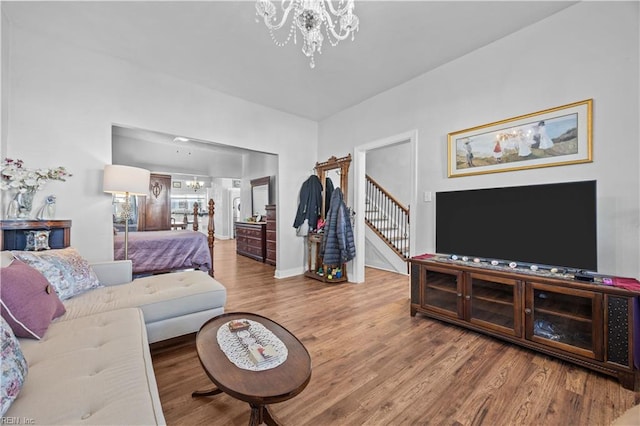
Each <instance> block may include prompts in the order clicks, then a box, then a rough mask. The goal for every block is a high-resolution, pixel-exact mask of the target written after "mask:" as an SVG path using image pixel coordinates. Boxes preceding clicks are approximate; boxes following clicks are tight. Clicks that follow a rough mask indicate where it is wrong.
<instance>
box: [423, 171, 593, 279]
mask: <svg viewBox="0 0 640 426" xmlns="http://www.w3.org/2000/svg"><path fill="white" fill-rule="evenodd" d="M435 203H436V252H438V253H439V254H448V255H453V254H455V255H457V256H459V257H460V256H469V257H480V258H483V259H489V260H494V259H495V260H506V261H515V262H522V263H528V264H535V265H540V266H553V267H563V268H570V269H577V270H587V271H594V272H595V271H597V268H598V263H597V251H598V249H597V240H596V238H597V223H596V181H581V182H564V183H554V184H544V185H530V186H516V187H505V188H491V189H476V190H465V191H447V192H437V193H436V197H435Z"/></svg>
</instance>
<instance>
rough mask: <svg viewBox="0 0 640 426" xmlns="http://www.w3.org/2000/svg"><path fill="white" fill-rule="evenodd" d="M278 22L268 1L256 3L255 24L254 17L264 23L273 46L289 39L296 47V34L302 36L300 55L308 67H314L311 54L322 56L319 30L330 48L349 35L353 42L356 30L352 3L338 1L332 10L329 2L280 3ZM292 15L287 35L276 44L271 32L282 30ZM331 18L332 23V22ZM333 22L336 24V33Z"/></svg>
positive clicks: (300, 0)
mask: <svg viewBox="0 0 640 426" xmlns="http://www.w3.org/2000/svg"><path fill="white" fill-rule="evenodd" d="M280 8H281V9H282V19H281V20H280V21H278V20H277V16H276V15H277V9H276V7H275V6H274V4H273V3H272V2H271V0H257V1H256V22H259V20H258V17H261V18H262V19H263V20H264V24H265V25H266V27H267V28H268V29H269V33H270V35H271V39H272V40H273V42H274V44H275V45H276V46H279V47H282V46H284V45H286V44H287V43H288V42H289V40H291V38H292V37H293V43H294V44H297V31H296V28H297V29H298V30H300V34H301V35H302V39H303V42H302V53H304V54H305V56H307V57H308V58H309V61H310V62H309V66H310V67H311V68H314V67H315V56H314V55H315V53H316V52H318V53H319V54H322V43H323V42H324V39H325V37H324V36H323V35H322V32H321V31H322V27H324V32H325V34H326V38H327V39H328V40H329V43H330V44H331V45H332V46H334V47H335V46H337V45H338V43H339V42H340V41H342V40H345V39H346V38H347V37H349V36H351V40H352V41H353V40H354V39H355V32H356V31H358V30H359V25H360V20H359V19H358V17H357V16H356V15H354V14H353V9H354V0H340V1H339V2H338V7H337V8H336V7H334V5H333V0H282V2H281V4H280ZM289 14H291V15H292V19H291V27H290V29H289V34H288V35H287V37H286V39H285V40H284V41H278V40H277V38H276V36H275V31H277V30H279V29H280V28H282V27H283V26H284V24H285V22H286V21H287V18H288V17H289ZM334 19H335V21H334ZM334 22H336V23H339V29H338V30H336V26H335V24H334Z"/></svg>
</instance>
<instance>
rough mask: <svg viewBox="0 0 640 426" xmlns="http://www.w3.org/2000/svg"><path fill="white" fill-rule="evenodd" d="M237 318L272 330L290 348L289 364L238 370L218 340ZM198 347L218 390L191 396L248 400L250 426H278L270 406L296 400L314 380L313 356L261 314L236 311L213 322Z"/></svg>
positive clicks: (202, 331) (199, 338)
mask: <svg viewBox="0 0 640 426" xmlns="http://www.w3.org/2000/svg"><path fill="white" fill-rule="evenodd" d="M235 319H248V320H251V321H256V322H259V323H260V324H262V325H263V326H264V327H266V328H267V329H268V330H269V331H271V332H272V333H273V334H274V335H275V336H276V337H278V339H280V340H281V341H282V343H284V345H285V346H286V347H287V351H288V355H287V359H286V361H285V362H283V363H282V364H280V365H279V366H277V367H275V368H272V369H269V370H263V371H251V370H244V369H241V368H238V367H236V366H235V364H233V363H232V362H231V361H229V359H228V358H227V356H226V355H225V354H224V352H222V350H221V349H220V346H219V345H218V339H217V333H218V328H220V326H222V325H223V324H226V323H227V322H229V321H232V320H235ZM196 348H197V351H198V358H200V364H202V368H204V371H205V372H206V373H207V376H209V378H210V379H211V381H212V382H213V383H214V384H215V386H216V387H214V388H213V389H210V390H204V391H196V392H193V393H192V394H191V396H192V397H198V396H211V395H217V394H219V393H221V392H224V393H226V394H228V395H230V396H232V397H234V398H237V399H239V400H242V401H246V402H248V403H249V405H250V406H251V418H250V419H249V425H259V424H261V423H266V424H268V425H278V424H279V423H278V421H277V420H276V419H275V418H274V417H273V415H272V414H271V413H270V412H269V409H268V407H267V405H268V404H274V403H277V402H282V401H286V400H288V399H290V398H293V397H294V396H296V395H297V394H299V393H300V392H302V390H303V389H304V388H305V387H306V386H307V384H308V383H309V380H311V357H310V356H309V352H307V349H306V348H305V347H304V345H303V344H302V343H301V342H300V341H299V340H298V339H297V338H296V336H294V335H293V334H291V333H290V332H289V331H288V330H287V329H286V328H284V327H282V326H281V325H280V324H278V323H276V322H274V321H272V320H270V319H269V318H266V317H263V316H260V315H256V314H251V313H247V312H232V313H226V314H222V315H219V316H217V317H215V318H212V319H210V320H209V321H207V322H206V323H205V324H204V325H203V326H202V327H201V328H200V331H198V335H197V337H196Z"/></svg>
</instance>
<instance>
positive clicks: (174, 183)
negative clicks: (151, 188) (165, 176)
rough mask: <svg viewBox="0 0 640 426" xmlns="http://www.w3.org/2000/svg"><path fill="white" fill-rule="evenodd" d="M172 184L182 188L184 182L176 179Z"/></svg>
mask: <svg viewBox="0 0 640 426" xmlns="http://www.w3.org/2000/svg"><path fill="white" fill-rule="evenodd" d="M172 185H173V187H174V188H182V182H180V181H174V182H172Z"/></svg>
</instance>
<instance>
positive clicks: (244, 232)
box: [235, 222, 267, 262]
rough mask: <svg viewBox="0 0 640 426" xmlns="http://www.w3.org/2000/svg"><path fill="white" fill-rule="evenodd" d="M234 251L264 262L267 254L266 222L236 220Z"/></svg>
mask: <svg viewBox="0 0 640 426" xmlns="http://www.w3.org/2000/svg"><path fill="white" fill-rule="evenodd" d="M235 227H236V252H237V253H238V254H241V255H243V256H247V257H250V258H252V259H255V260H258V261H260V262H264V260H265V258H266V256H267V239H266V238H267V232H266V227H267V223H266V222H236V223H235Z"/></svg>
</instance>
